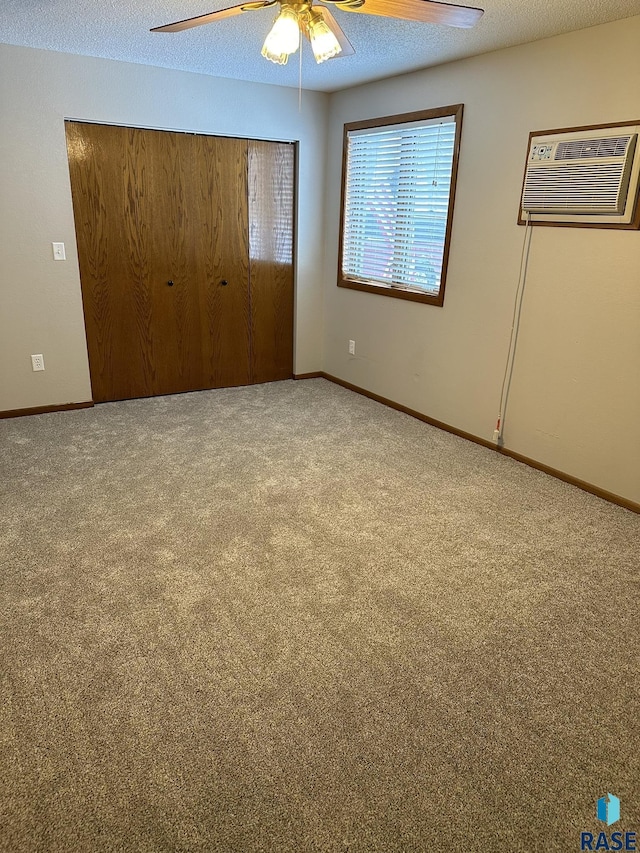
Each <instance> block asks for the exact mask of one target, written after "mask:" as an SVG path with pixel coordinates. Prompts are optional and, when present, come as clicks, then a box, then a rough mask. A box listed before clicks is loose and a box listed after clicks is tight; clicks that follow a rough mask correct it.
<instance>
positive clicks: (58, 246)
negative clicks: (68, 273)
mask: <svg viewBox="0 0 640 853" xmlns="http://www.w3.org/2000/svg"><path fill="white" fill-rule="evenodd" d="M51 245H52V246H53V260H54V261H66V259H67V256H66V254H65V251H64V243H52V244H51Z"/></svg>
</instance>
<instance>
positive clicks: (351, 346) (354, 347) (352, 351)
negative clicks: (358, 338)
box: [349, 341, 356, 355]
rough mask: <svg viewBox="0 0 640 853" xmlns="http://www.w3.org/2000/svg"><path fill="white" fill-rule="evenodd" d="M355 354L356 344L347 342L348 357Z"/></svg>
mask: <svg viewBox="0 0 640 853" xmlns="http://www.w3.org/2000/svg"><path fill="white" fill-rule="evenodd" d="M355 354H356V342H355V341H349V355H355Z"/></svg>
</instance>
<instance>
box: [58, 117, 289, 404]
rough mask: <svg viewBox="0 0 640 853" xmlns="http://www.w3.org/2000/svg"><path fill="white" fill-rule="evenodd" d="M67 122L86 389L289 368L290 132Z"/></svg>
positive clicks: (225, 382)
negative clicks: (260, 134)
mask: <svg viewBox="0 0 640 853" xmlns="http://www.w3.org/2000/svg"><path fill="white" fill-rule="evenodd" d="M65 126H66V136H67V152H68V158H69V171H70V177H71V191H72V198H73V210H74V218H75V226H76V237H77V244H78V260H79V265H80V278H81V285H82V299H83V307H84V317H85V328H86V336H87V347H88V353H89V366H90V371H91V385H92V392H93V399H94V401H95V402H103V401H107V400H122V399H127V398H131V397H146V396H153V395H157V394H173V393H177V392H182V391H193V390H199V389H204V388H220V387H226V386H231V385H247V384H251V383H256V382H269V381H273V380H277V379H287V378H290V377H291V376H292V373H293V287H294V284H293V282H294V278H293V246H294V198H295V192H294V191H295V145H294V144H292V143H286V142H282V143H281V142H266V141H260V140H251V139H249V140H247V139H234V138H228V137H216V136H206V135H202V134H190V133H178V132H168V131H158V130H142V129H139V128H128V127H116V126H113V125H100V124H89V123H83V122H76V121H68V122H66V124H65Z"/></svg>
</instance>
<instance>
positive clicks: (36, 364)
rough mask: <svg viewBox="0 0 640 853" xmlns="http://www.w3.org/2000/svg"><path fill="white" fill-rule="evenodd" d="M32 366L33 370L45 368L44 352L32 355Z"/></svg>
mask: <svg viewBox="0 0 640 853" xmlns="http://www.w3.org/2000/svg"><path fill="white" fill-rule="evenodd" d="M31 367H32V368H33V370H44V356H43V355H42V353H40V354H39V355H32V356H31Z"/></svg>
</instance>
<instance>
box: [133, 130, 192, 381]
mask: <svg viewBox="0 0 640 853" xmlns="http://www.w3.org/2000/svg"><path fill="white" fill-rule="evenodd" d="M138 132H139V133H142V134H143V135H144V137H145V142H146V144H145V149H146V153H147V157H146V158H145V161H144V163H141V164H140V165H141V169H140V171H139V173H138V174H139V176H142V173H143V171H144V170H145V169H146V170H148V173H149V174H148V178H142V183H141V184H140V188H141V189H143V190H144V191H143V192H142V195H141V198H140V209H141V218H140V221H141V223H142V227H144V228H145V229H146V232H147V233H146V235H145V237H146V241H147V244H148V262H147V265H148V270H149V291H150V298H151V305H152V335H153V341H154V363H153V393H154V394H173V393H176V392H180V391H192V390H196V389H199V388H205V387H206V385H207V381H206V375H205V373H204V370H203V360H202V349H201V346H200V297H199V269H200V259H199V257H198V253H197V250H196V246H195V242H196V240H195V235H196V234H197V233H198V229H199V227H200V215H199V210H198V205H197V197H196V191H195V181H194V174H193V172H194V165H193V154H194V150H193V149H194V145H193V137H191V136H187V135H186V134H184V133H168V132H163V131H152V130H150V131H138Z"/></svg>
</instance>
